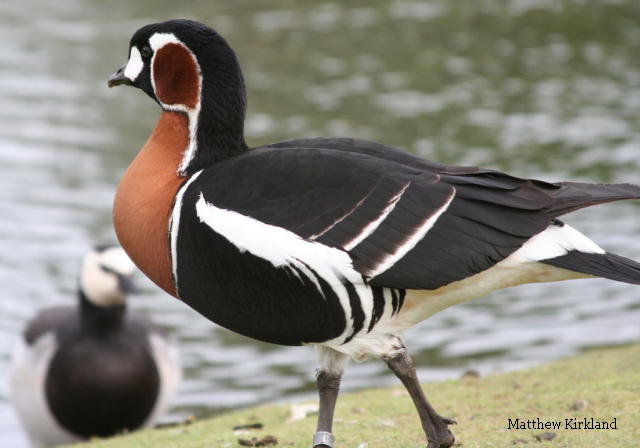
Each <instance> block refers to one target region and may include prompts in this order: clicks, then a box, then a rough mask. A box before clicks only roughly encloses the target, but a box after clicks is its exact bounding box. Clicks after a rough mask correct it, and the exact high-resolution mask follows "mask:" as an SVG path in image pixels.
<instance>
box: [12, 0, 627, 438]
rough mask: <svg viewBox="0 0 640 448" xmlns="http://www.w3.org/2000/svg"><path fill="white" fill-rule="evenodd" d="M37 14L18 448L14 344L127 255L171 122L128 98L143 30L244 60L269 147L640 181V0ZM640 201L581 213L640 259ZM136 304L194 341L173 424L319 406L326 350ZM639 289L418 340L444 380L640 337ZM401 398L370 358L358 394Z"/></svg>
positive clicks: (51, 6)
mask: <svg viewBox="0 0 640 448" xmlns="http://www.w3.org/2000/svg"><path fill="white" fill-rule="evenodd" d="M182 3H184V2H170V1H161V2H156V1H153V2H152V1H142V0H138V1H132V0H129V1H122V0H118V1H110V2H93V1H89V0H61V1H57V2H49V1H44V0H40V1H29V0H5V1H3V2H1V3H0V123H1V124H0V174H1V175H0V284H1V285H2V287H1V289H0V446H10V447H22V446H24V441H23V440H22V438H21V435H20V431H19V429H18V426H17V422H16V421H15V417H13V414H12V413H11V411H10V408H9V406H8V404H7V402H6V396H7V381H6V376H7V369H8V362H9V357H10V352H11V350H12V347H13V344H14V341H15V338H16V337H17V335H18V333H19V332H20V331H21V329H22V327H23V325H24V322H25V320H27V319H28V318H30V317H31V316H32V315H33V314H34V313H35V312H36V310H37V309H39V308H42V307H46V306H52V305H55V304H60V303H69V302H70V301H71V300H72V298H73V292H74V290H75V286H76V275H77V268H78V263H79V260H80V257H81V256H82V254H83V252H84V251H85V249H86V248H87V247H88V246H90V245H91V244H92V243H93V242H115V236H114V233H113V230H112V227H111V222H110V219H111V202H112V199H113V195H114V192H115V188H116V186H117V183H118V181H119V179H120V177H121V176H122V173H123V172H124V170H125V169H126V167H127V166H128V164H129V163H130V161H131V160H132V159H133V158H134V156H135V154H136V152H137V150H138V149H139V148H141V147H142V145H143V144H144V142H145V140H146V138H147V137H148V135H149V134H150V132H151V130H152V128H153V126H154V124H155V121H156V120H157V117H158V115H159V109H158V107H157V106H156V105H155V104H154V103H153V102H152V101H151V100H149V99H148V98H147V97H146V96H145V95H144V94H142V93H141V92H139V91H135V90H133V89H125V88H119V89H114V90H109V89H107V86H106V79H107V77H108V76H109V75H110V74H111V73H112V72H114V71H115V70H116V69H117V68H118V67H120V66H121V65H122V64H123V63H124V62H125V60H126V57H127V48H128V41H129V38H130V36H131V34H132V33H133V32H134V31H135V30H136V29H137V28H138V27H139V26H141V25H144V24H146V23H149V22H153V21H160V20H166V19H169V18H175V17H186V18H193V19H197V20H200V21H202V22H205V23H207V24H209V25H211V26H213V27H214V28H216V29H218V31H220V32H221V33H222V34H223V35H224V36H226V37H227V38H228V40H229V41H230V43H231V44H232V46H233V47H234V48H235V49H236V51H237V53H238V56H239V58H240V60H241V62H242V65H243V68H244V70H245V76H246V81H247V85H248V89H249V91H248V95H249V116H248V122H247V134H248V135H247V139H248V142H249V143H250V144H252V145H260V144H264V143H269V142H272V141H277V140H282V139H287V138H294V137H300V136H314V135H334V136H353V137H361V138H367V139H372V140H377V141H380V142H383V143H387V144H390V145H394V146H398V147H402V148H405V149H408V150H411V151H414V152H416V153H418V154H421V155H423V156H425V157H428V158H430V159H433V160H438V161H440V162H445V163H454V164H473V165H483V166H487V167H491V168H496V169H501V170H508V171H509V172H511V173H514V174H517V175H520V176H526V177H536V178H541V179H544V180H553V181H556V180H564V179H571V180H585V181H595V182H636V183H638V182H640V57H639V56H640V4H639V3H638V2H636V1H634V0H615V1H614V0H609V1H598V2H596V1H587V0H581V1H578V0H575V1H569V0H566V1H561V0H545V1H543V0H538V1H535V0H511V1H498V0H493V1H489V0H465V1H457V2H446V1H444V0H442V1H428V2H417V1H404V0H396V1H385V2H382V1H379V2H372V1H353V2H349V4H348V5H345V4H343V3H340V2H335V3H331V2H308V3H307V2H305V3H302V2H291V1H284V0H283V1H259V2H248V1H235V0H223V1H221V0H218V1H216V2H208V1H195V2H190V3H189V4H188V5H183V4H182ZM638 217H640V208H639V205H638V204H614V205H607V206H601V207H598V208H595V209H592V210H586V211H582V212H579V213H576V214H574V215H573V216H572V217H570V218H569V219H567V221H568V222H570V223H571V224H572V225H573V226H574V227H576V228H578V229H580V230H582V231H583V232H584V233H586V234H587V235H588V236H590V237H591V238H592V239H594V240H595V241H596V242H597V243H598V244H600V245H601V246H602V247H604V248H606V249H607V250H610V251H613V252H617V253H620V254H623V255H625V256H628V257H630V258H635V259H640V219H639V218H638ZM139 280H140V283H141V284H143V286H144V288H145V291H144V294H143V295H142V296H141V297H138V298H135V299H134V300H132V303H131V306H132V308H135V309H138V310H142V311H145V312H148V313H149V314H150V315H152V316H153V318H154V319H155V320H156V321H158V322H159V323H161V324H163V325H165V326H166V327H167V328H169V329H170V330H171V331H172V332H173V334H174V335H175V336H176V338H177V339H178V340H179V342H180V345H181V348H182V360H183V363H184V367H185V381H184V383H183V384H182V386H181V388H180V391H179V395H178V397H177V400H176V403H175V408H174V411H173V415H174V416H180V415H183V414H186V413H188V412H196V413H197V414H198V415H202V414H206V413H211V412H216V411H219V410H222V409H226V408H231V407H238V406H245V405H249V404H254V403H258V402H264V401H270V400H295V399H298V398H300V397H303V396H310V395H311V396H312V395H313V391H314V383H313V380H314V369H315V355H314V352H313V349H311V348H283V347H277V346H272V345H267V344H261V343H256V342H254V341H251V340H248V339H246V338H243V337H241V336H238V335H235V334H232V333H230V332H227V331H225V330H222V329H220V328H218V327H216V326H215V325H213V324H211V323H209V322H208V321H205V320H204V319H203V318H201V317H200V316H199V315H197V314H196V313H195V312H193V311H191V310H190V309H189V308H187V307H185V306H183V305H182V304H180V303H178V302H177V301H175V300H172V299H171V298H169V297H167V296H166V295H164V294H163V293H161V292H159V290H157V289H156V288H155V287H154V286H153V285H152V284H151V283H149V282H148V281H147V280H146V279H144V278H142V276H140V278H139ZM638 322H640V290H639V289H637V288H634V287H632V286H629V285H623V284H617V283H614V282H607V281H604V280H583V281H576V282H566V283H561V284H551V285H528V286H523V287H519V288H517V289H512V290H504V291H500V292H497V293H494V294H492V295H491V296H490V297H487V298H485V299H482V300H478V301H475V302H472V303H469V304H466V305H462V306H457V307H454V308H452V309H449V310H446V311H444V312H442V313H440V314H438V315H436V316H434V317H433V318H431V319H430V320H429V321H427V322H425V323H423V324H422V325H420V326H419V327H418V328H416V329H414V330H412V331H409V332H407V334H406V338H407V343H408V345H409V347H410V349H411V351H412V354H414V357H415V360H416V363H417V364H418V366H419V374H420V376H421V378H422V379H424V380H437V379H441V378H448V377H455V376H457V375H459V374H460V372H462V371H463V370H465V369H467V368H469V367H473V368H476V369H478V370H480V371H481V372H483V373H486V372H491V371H500V370H505V369H513V368H520V367H524V366H527V365H531V364H536V363H541V362H547V361H549V360H552V359H556V358H559V357H564V356H569V355H571V354H574V353H576V352H578V351H580V350H581V349H584V348H586V347H593V346H601V345H610V344H621V343H626V342H631V341H638V340H640V326H639V325H638ZM387 384H395V380H394V379H393V378H392V377H390V375H389V374H387V372H386V370H385V367H384V365H383V363H381V362H375V361H373V362H369V363H365V364H360V365H356V364H352V365H351V366H350V368H349V369H348V372H347V375H346V377H345V380H344V386H345V388H359V387H367V386H373V385H387Z"/></svg>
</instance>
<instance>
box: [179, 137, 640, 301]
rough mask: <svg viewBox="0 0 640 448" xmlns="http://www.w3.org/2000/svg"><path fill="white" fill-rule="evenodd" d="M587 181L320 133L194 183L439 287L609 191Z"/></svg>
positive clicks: (358, 259)
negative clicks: (527, 175)
mask: <svg viewBox="0 0 640 448" xmlns="http://www.w3.org/2000/svg"><path fill="white" fill-rule="evenodd" d="M576 185H583V184H549V183H545V182H540V181H534V180H523V179H518V178H515V177H512V176H508V175H506V174H503V173H500V172H497V171H493V170H485V169H480V168H477V167H451V166H447V165H442V164H437V163H433V162H430V161H428V160H425V159H421V158H419V157H417V156H415V155H413V154H410V153H408V152H406V151H402V150H399V149H396V148H391V147H388V146H384V145H380V144H377V143H373V142H367V141H362V140H353V139H337V138H333V139H332V138H314V139H300V140H290V141H286V142H280V143H276V144H273V145H269V146H265V147H261V148H256V149H253V150H251V151H249V152H248V153H246V154H244V155H241V156H238V157H234V158H232V159H228V160H225V161H223V162H220V163H218V164H216V165H214V166H212V167H210V168H208V169H206V170H205V171H204V172H203V173H202V174H201V175H200V176H199V177H198V179H197V180H196V181H195V182H194V183H193V185H192V187H190V189H191V188H193V189H198V190H199V191H201V192H202V194H203V196H204V198H205V199H206V200H207V202H209V203H212V204H214V205H215V206H216V207H219V208H223V209H228V210H233V211H236V212H238V213H241V214H243V215H245V216H250V217H252V218H254V219H257V220H259V221H261V222H263V223H266V224H270V225H274V226H278V227H282V228H285V229H287V230H289V231H291V232H293V233H295V234H297V235H298V236H300V237H302V238H305V239H309V240H315V241H318V242H320V243H322V244H325V245H327V246H331V247H336V248H340V249H343V250H345V251H347V252H348V253H349V255H350V256H351V258H352V260H353V265H354V268H355V269H356V270H357V271H358V272H360V273H361V274H362V275H363V276H365V277H366V278H367V279H368V281H369V282H370V283H371V284H373V285H377V286H385V287H393V288H409V289H436V288H439V287H441V286H444V285H447V284H449V283H451V282H454V281H457V280H461V279H464V278H466V277H469V276H471V275H474V274H476V273H478V272H481V271H483V270H486V269H488V268H490V267H491V266H493V265H495V264H496V263H497V262H499V261H501V260H503V259H504V258H506V257H507V256H509V255H510V254H511V253H513V252H514V251H515V250H517V249H518V248H520V247H521V246H522V245H523V244H524V243H525V242H526V241H527V240H528V239H529V238H531V237H532V236H533V235H536V234H537V233H539V232H541V231H543V230H544V229H546V228H547V227H548V226H549V225H550V223H551V220H552V219H553V218H555V216H557V215H560V214H562V213H566V212H568V211H572V210H574V209H576V208H580V207H583V206H586V205H584V204H587V205H591V204H593V203H596V202H598V201H599V202H603V201H605V199H598V200H594V199H593V197H591V198H584V197H579V198H578V199H576V197H575V195H574V194H573V193H572V191H573V190H575V186H576ZM634 188H636V187H634ZM636 190H637V188H636ZM192 191H193V190H192ZM623 193H624V194H626V196H625V197H629V196H628V192H623ZM583 194H584V191H582V190H580V191H579V194H578V196H580V195H583ZM624 194H623V195H624ZM556 195H560V197H561V198H560V200H559V201H558V200H557V199H556V197H555V196H556ZM592 196H593V195H592ZM617 199H622V197H620V198H617V197H616V198H614V199H608V200H617ZM589 201H591V202H589ZM561 203H562V204H564V205H562V204H561ZM554 207H555V208H554ZM554 212H555V213H554Z"/></svg>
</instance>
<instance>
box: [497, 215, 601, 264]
mask: <svg viewBox="0 0 640 448" xmlns="http://www.w3.org/2000/svg"><path fill="white" fill-rule="evenodd" d="M571 250H577V251H580V252H584V253H587V254H604V253H605V251H604V250H603V249H602V248H601V247H600V246H598V245H597V244H596V243H594V242H593V241H591V240H590V239H589V238H587V237H586V236H584V235H583V234H582V233H580V232H578V231H577V230H576V229H574V228H573V227H571V226H570V225H568V224H565V225H564V226H562V227H559V226H554V225H551V226H549V227H547V228H546V229H545V230H544V231H543V232H541V233H539V234H537V235H535V236H534V237H532V238H531V239H530V240H529V241H527V242H526V243H524V244H523V245H522V247H521V248H520V249H518V250H517V251H516V252H514V253H513V254H511V256H510V257H509V258H511V259H513V260H515V261H518V262H530V261H540V260H548V259H550V258H556V257H560V256H562V255H565V254H566V253H567V252H569V251H571Z"/></svg>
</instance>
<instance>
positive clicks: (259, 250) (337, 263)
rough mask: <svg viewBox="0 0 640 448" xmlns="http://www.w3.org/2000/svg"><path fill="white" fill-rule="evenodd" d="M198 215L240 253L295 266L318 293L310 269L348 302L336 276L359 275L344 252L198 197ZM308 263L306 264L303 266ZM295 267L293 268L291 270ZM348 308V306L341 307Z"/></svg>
mask: <svg viewBox="0 0 640 448" xmlns="http://www.w3.org/2000/svg"><path fill="white" fill-rule="evenodd" d="M196 212H197V213H198V217H199V218H200V220H201V221H202V222H204V223H206V224H207V225H208V226H209V227H211V228H212V229H213V230H214V231H215V232H216V233H218V234H220V235H222V236H223V237H225V238H226V239H227V240H229V241H230V242H231V243H232V244H234V245H235V246H236V247H237V248H238V250H239V251H240V252H249V253H251V254H253V255H255V256H256V257H259V258H262V259H264V260H267V261H269V262H270V263H271V264H272V265H273V266H274V267H276V268H289V270H290V271H294V272H295V269H298V270H299V271H301V272H303V273H304V274H305V275H306V276H307V277H309V280H311V281H313V282H314V283H315V285H316V287H317V288H318V291H320V293H321V294H322V289H321V288H320V284H319V283H318V281H317V279H316V277H315V275H314V274H313V273H312V272H310V269H311V270H313V271H314V272H315V273H316V274H317V275H318V276H320V277H322V278H323V279H324V280H325V281H327V283H329V285H330V286H331V287H332V288H333V289H334V291H335V292H336V294H338V296H339V297H340V299H341V303H342V302H343V300H342V299H343V297H342V296H344V299H345V300H346V304H348V303H349V299H348V294H347V292H346V290H345V288H344V286H343V285H342V282H341V281H340V278H338V276H337V275H336V272H339V273H340V274H341V275H343V276H344V277H346V278H347V279H349V280H350V281H352V282H354V281H358V282H359V283H362V279H361V277H360V275H359V274H358V273H357V272H356V271H355V270H354V269H353V265H352V263H351V258H350V257H349V255H348V254H347V253H346V252H343V251H341V250H339V249H335V248H332V247H328V246H325V245H324V244H320V243H317V242H314V241H309V240H305V239H303V238H300V237H299V236H298V235H296V234H295V233H293V232H290V231H288V230H286V229H283V228H282V227H277V226H272V225H269V224H265V223H263V222H260V221H258V220H257V219H254V218H251V217H249V216H244V215H242V214H240V213H237V212H234V211H232V210H225V209H221V208H218V207H216V206H215V205H213V204H210V203H208V202H207V201H206V200H205V199H204V196H202V195H201V196H200V199H199V200H198V203H197V204H196ZM307 266H308V267H307ZM294 268H295V269H294ZM345 309H348V308H345Z"/></svg>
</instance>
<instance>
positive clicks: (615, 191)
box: [547, 182, 640, 218]
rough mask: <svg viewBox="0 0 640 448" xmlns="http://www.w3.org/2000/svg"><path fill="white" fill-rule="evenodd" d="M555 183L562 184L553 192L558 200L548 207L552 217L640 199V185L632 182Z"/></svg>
mask: <svg viewBox="0 0 640 448" xmlns="http://www.w3.org/2000/svg"><path fill="white" fill-rule="evenodd" d="M555 185H560V189H559V190H556V191H554V192H551V195H552V196H553V197H554V198H555V199H556V200H555V202H554V203H553V204H552V205H551V206H549V208H547V211H548V212H549V215H550V216H551V217H552V218H557V217H558V216H562V215H564V214H566V213H570V212H573V211H576V210H579V209H581V208H585V207H590V206H592V205H597V204H603V203H605V202H614V201H622V200H625V199H640V187H639V186H636V185H631V184H582V183H578V182H562V183H560V184H555Z"/></svg>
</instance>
